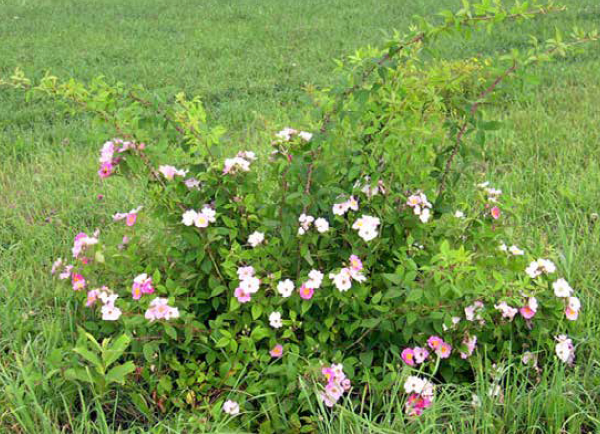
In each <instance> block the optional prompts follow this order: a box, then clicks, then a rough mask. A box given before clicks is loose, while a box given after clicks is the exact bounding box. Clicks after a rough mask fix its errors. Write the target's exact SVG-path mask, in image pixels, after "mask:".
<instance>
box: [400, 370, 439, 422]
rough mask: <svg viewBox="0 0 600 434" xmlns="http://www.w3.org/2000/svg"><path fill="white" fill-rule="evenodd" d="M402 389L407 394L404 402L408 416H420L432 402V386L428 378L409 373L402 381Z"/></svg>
mask: <svg viewBox="0 0 600 434" xmlns="http://www.w3.org/2000/svg"><path fill="white" fill-rule="evenodd" d="M404 391H405V392H406V393H408V394H409V396H408V399H407V401H406V404H405V411H406V414H407V415H409V416H420V415H421V414H423V410H425V409H426V408H428V407H430V406H431V404H432V403H433V398H434V388H433V384H431V383H430V382H429V381H428V380H425V379H423V378H419V377H416V376H414V375H411V376H410V377H408V378H407V379H406V381H405V382H404Z"/></svg>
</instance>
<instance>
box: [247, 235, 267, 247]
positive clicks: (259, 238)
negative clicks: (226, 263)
mask: <svg viewBox="0 0 600 434" xmlns="http://www.w3.org/2000/svg"><path fill="white" fill-rule="evenodd" d="M264 241H265V234H263V233H262V232H258V231H255V232H253V233H251V234H250V236H249V237H248V244H250V246H252V247H256V246H258V245H259V244H262V243H263V242H264Z"/></svg>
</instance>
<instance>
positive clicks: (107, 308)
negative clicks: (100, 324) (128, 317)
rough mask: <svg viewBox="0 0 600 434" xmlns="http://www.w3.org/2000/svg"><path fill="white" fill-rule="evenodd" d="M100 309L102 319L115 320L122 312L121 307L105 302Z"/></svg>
mask: <svg viewBox="0 0 600 434" xmlns="http://www.w3.org/2000/svg"><path fill="white" fill-rule="evenodd" d="M100 311H101V312H102V319H103V320H104V321H116V320H118V319H119V318H120V317H121V314H122V312H121V309H119V308H118V307H116V306H115V305H114V304H105V305H104V306H102V308H101V310H100Z"/></svg>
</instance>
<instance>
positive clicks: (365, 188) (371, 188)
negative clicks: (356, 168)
mask: <svg viewBox="0 0 600 434" xmlns="http://www.w3.org/2000/svg"><path fill="white" fill-rule="evenodd" d="M354 188H359V189H360V191H361V192H362V193H364V194H365V195H366V196H367V197H368V198H369V199H370V198H372V197H373V196H377V195H378V194H380V193H381V194H385V185H384V184H383V181H382V180H381V179H380V180H379V181H377V183H376V184H375V185H372V184H371V177H370V176H365V178H364V182H363V183H360V182H358V181H357V182H356V183H355V184H354Z"/></svg>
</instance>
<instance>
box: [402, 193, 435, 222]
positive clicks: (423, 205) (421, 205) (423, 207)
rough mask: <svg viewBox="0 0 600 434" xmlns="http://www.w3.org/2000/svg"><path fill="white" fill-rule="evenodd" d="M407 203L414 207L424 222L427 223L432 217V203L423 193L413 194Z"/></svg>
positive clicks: (416, 213)
mask: <svg viewBox="0 0 600 434" xmlns="http://www.w3.org/2000/svg"><path fill="white" fill-rule="evenodd" d="M406 204H407V205H408V206H409V207H411V208H412V209H413V212H414V213H415V215H416V216H419V220H421V221H422V222H423V223H427V222H428V221H429V219H430V218H431V207H432V205H431V203H430V202H429V201H428V200H427V196H425V194H423V193H418V194H413V195H411V196H409V197H408V200H407V201H406Z"/></svg>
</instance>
